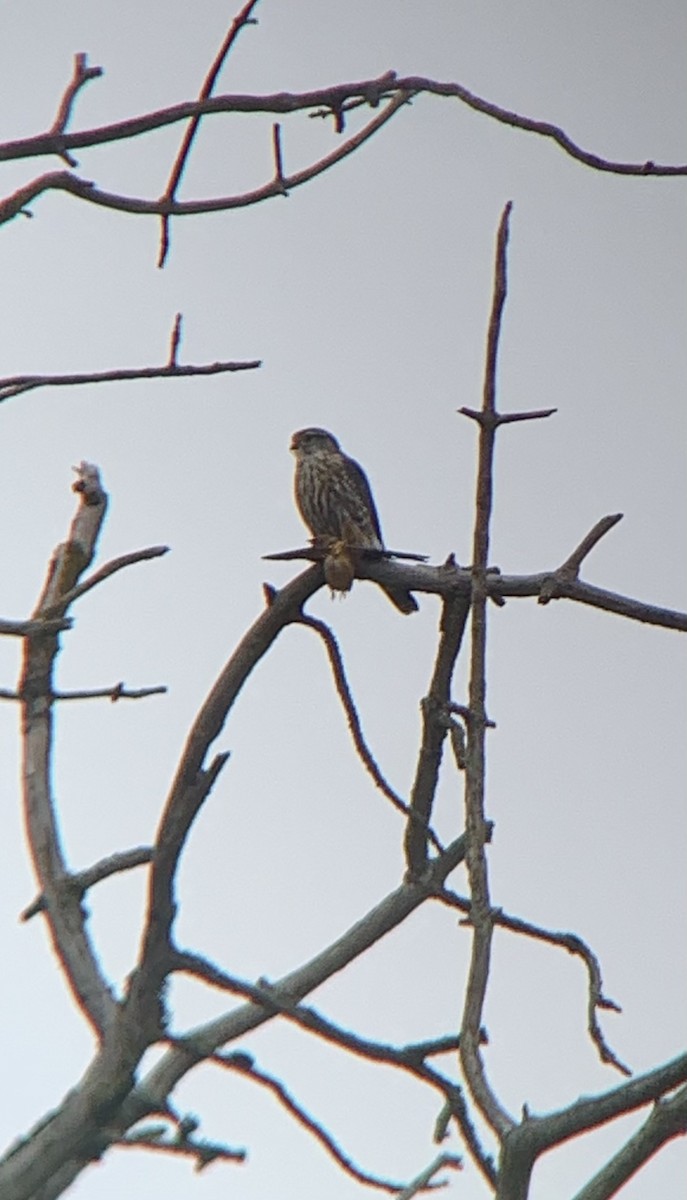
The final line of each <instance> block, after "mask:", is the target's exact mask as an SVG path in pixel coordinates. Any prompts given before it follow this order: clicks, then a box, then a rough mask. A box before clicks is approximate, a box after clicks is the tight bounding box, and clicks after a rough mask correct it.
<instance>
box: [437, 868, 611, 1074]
mask: <svg viewBox="0 0 687 1200" xmlns="http://www.w3.org/2000/svg"><path fill="white" fill-rule="evenodd" d="M437 898H438V899H439V900H441V901H443V902H444V903H445V904H448V905H449V906H450V907H452V908H456V909H458V911H459V912H462V913H466V914H468V915H469V913H470V909H471V905H470V901H469V900H467V899H464V898H463V897H462V896H459V895H457V894H456V893H455V892H454V891H452V890H450V889H448V888H443V889H442V890H441V892H438V893H437ZM492 920H493V923H494V925H495V926H498V927H499V928H501V929H509V930H511V932H513V933H519V934H522V935H524V936H525V937H530V938H533V939H534V940H535V941H540V942H547V943H548V944H549V945H551V946H560V947H562V948H563V949H564V950H567V952H568V954H572V955H573V956H575V957H577V958H580V959H581V960H582V962H583V963H584V965H585V967H586V970H587V980H588V992H587V1032H588V1033H589V1036H590V1038H591V1040H592V1042H593V1043H594V1045H595V1046H596V1049H597V1052H598V1054H599V1058H600V1059H601V1061H602V1062H604V1063H609V1064H610V1065H611V1066H613V1067H615V1068H616V1069H617V1070H618V1071H620V1072H621V1074H623V1075H627V1076H629V1075H631V1074H632V1072H631V1071H630V1069H629V1067H627V1066H626V1065H625V1063H623V1062H621V1061H620V1059H619V1058H618V1057H617V1056H616V1055H615V1054H614V1052H613V1051H612V1050H611V1048H610V1046H609V1045H608V1042H607V1041H606V1039H605V1038H604V1035H603V1032H602V1030H601V1027H600V1025H599V1022H598V1018H597V1009H599V1008H602V1009H605V1010H607V1011H609V1010H610V1011H611V1012H621V1011H622V1010H621V1008H620V1005H618V1004H616V1002H615V1001H614V1000H610V999H609V998H608V997H607V996H605V995H604V992H603V982H602V977H601V966H600V964H599V960H598V958H597V956H596V955H595V954H594V952H593V951H592V950H591V949H590V947H589V946H588V945H587V943H586V942H585V941H584V940H583V939H582V938H581V937H579V936H578V935H577V934H576V933H560V932H557V931H554V930H551V929H544V928H543V927H542V926H541V925H534V924H533V923H532V922H531V921H523V920H522V919H521V918H520V917H513V916H511V915H510V914H509V913H506V912H504V911H503V909H501V908H498V909H495V910H493V911H492Z"/></svg>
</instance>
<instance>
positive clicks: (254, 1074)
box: [208, 1052, 403, 1194]
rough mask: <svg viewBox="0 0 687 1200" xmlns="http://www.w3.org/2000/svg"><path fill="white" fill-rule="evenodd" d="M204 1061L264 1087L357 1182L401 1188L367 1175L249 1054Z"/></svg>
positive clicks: (215, 1056) (381, 1188) (389, 1189)
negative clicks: (215, 1064)
mask: <svg viewBox="0 0 687 1200" xmlns="http://www.w3.org/2000/svg"><path fill="white" fill-rule="evenodd" d="M208 1061H209V1062H214V1063H217V1064H218V1065H219V1066H222V1067H224V1068H226V1069H227V1070H230V1071H235V1072H237V1073H238V1074H240V1075H244V1076H245V1077H246V1078H247V1079H251V1080H252V1081H253V1082H254V1083H257V1084H259V1085H260V1086H261V1087H264V1088H266V1089H267V1091H269V1092H271V1093H272V1095H273V1096H276V1098H277V1100H278V1101H279V1103H280V1104H281V1105H282V1106H283V1107H284V1108H285V1109H286V1111H287V1112H288V1113H290V1114H291V1116H292V1117H294V1118H295V1119H296V1121H297V1122H298V1124H299V1125H302V1126H303V1128H304V1129H307V1131H308V1133H311V1134H312V1136H313V1137H314V1138H315V1139H316V1140H317V1141H318V1142H319V1143H320V1145H321V1146H322V1147H323V1148H324V1149H325V1150H326V1152H327V1154H329V1155H331V1157H332V1158H333V1159H334V1161H335V1162H336V1163H338V1165H339V1166H340V1167H341V1169H342V1171H344V1172H345V1173H346V1174H347V1175H350V1177H351V1178H352V1179H355V1180H356V1181H357V1182H358V1183H362V1184H364V1185H365V1186H367V1187H373V1188H377V1189H378V1190H379V1191H382V1192H393V1193H394V1194H397V1193H398V1192H399V1189H401V1188H403V1184H402V1183H397V1182H395V1181H393V1180H391V1179H382V1178H381V1177H380V1176H378V1175H370V1174H369V1173H368V1172H367V1171H363V1170H361V1168H360V1167H357V1166H356V1165H355V1163H354V1162H353V1160H352V1159H351V1158H350V1157H349V1155H348V1154H346V1153H345V1152H344V1151H343V1150H342V1149H341V1147H340V1146H339V1145H338V1143H337V1142H336V1140H335V1139H334V1138H333V1137H332V1135H331V1133H329V1132H328V1131H327V1130H326V1129H325V1128H324V1126H323V1125H322V1123H321V1122H320V1121H316V1120H315V1118H314V1117H312V1116H311V1115H310V1113H308V1112H307V1111H306V1110H305V1109H304V1108H303V1106H302V1105H301V1104H299V1103H298V1101H297V1100H294V1098H293V1096H292V1095H291V1093H290V1092H289V1091H288V1090H287V1088H286V1087H285V1086H284V1084H283V1083H282V1082H281V1080H279V1079H276V1078H275V1077H274V1076H273V1075H269V1074H268V1073H267V1072H266V1071H263V1070H261V1069H260V1068H259V1067H257V1066H256V1065H255V1062H254V1060H253V1058H252V1057H251V1056H249V1055H247V1054H242V1053H240V1052H239V1053H238V1054H221V1053H217V1054H213V1055H211V1056H210V1058H209V1060H208Z"/></svg>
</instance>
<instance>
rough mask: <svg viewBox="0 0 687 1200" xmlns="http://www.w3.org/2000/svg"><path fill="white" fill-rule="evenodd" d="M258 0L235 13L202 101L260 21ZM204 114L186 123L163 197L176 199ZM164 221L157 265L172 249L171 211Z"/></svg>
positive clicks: (205, 82) (200, 99)
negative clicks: (246, 31)
mask: <svg viewBox="0 0 687 1200" xmlns="http://www.w3.org/2000/svg"><path fill="white" fill-rule="evenodd" d="M257 3H258V0H247V3H246V4H244V6H243V8H242V9H241V11H240V12H239V13H238V14H237V15H236V16H235V17H234V20H233V21H232V23H231V25H230V26H229V29H228V31H227V34H226V37H225V39H224V41H223V42H222V45H221V46H220V48H219V50H218V51H217V54H216V55H215V58H214V61H213V63H212V65H211V67H210V70H209V71H208V73H207V75H206V76H205V79H204V80H203V86H202V87H201V89H200V92H199V93H198V102H199V103H201V104H202V102H203V101H204V100H207V99H209V97H210V96H211V95H212V89H213V88H214V86H215V84H216V82H217V77H218V75H219V73H220V71H221V70H222V67H223V66H224V61H225V59H226V57H227V55H228V54H229V51H230V50H231V48H232V46H233V45H234V42H235V41H236V39H237V37H238V35H239V33H240V32H241V30H242V29H243V28H244V26H245V25H255V24H256V22H255V20H254V19H252V18H251V13H252V11H253V9H254V8H255V6H256V5H257ZM201 118H202V113H196V114H195V115H194V116H193V117H191V120H190V121H189V123H188V125H187V126H186V132H185V134H184V137H183V139H182V142H181V146H180V147H179V153H178V154H177V157H176V160H175V162H174V166H173V167H172V173H171V175H170V177H169V181H168V183H167V187H166V188H165V191H164V193H163V196H162V199H163V200H165V201H167V200H173V199H174V197H175V195H176V192H177V188H178V187H179V184H180V182H181V177H182V175H183V173H184V170H185V168H186V162H187V160H188V156H189V154H190V152H191V146H192V145H193V142H194V139H195V136H196V134H197V132H198V126H199V125H200V122H201ZM160 225H161V228H160V251H159V256H158V260H157V265H158V267H164V265H165V262H166V260H167V255H168V253H169V214H168V213H165V214H164V215H163V216H162V218H161V222H160Z"/></svg>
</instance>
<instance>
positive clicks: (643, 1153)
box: [573, 1087, 687, 1200]
mask: <svg viewBox="0 0 687 1200" xmlns="http://www.w3.org/2000/svg"><path fill="white" fill-rule="evenodd" d="M686 1133H687V1087H681V1088H680V1090H679V1092H678V1093H677V1095H675V1096H672V1097H670V1098H669V1099H667V1100H658V1101H657V1102H656V1104H655V1105H654V1107H653V1109H652V1111H651V1113H650V1114H649V1116H648V1117H647V1119H646V1121H645V1122H644V1124H643V1125H642V1126H641V1128H640V1129H638V1130H637V1132H636V1133H634V1134H633V1135H632V1137H630V1138H629V1139H628V1140H627V1142H626V1143H625V1145H624V1146H623V1147H622V1148H621V1149H620V1150H619V1151H618V1153H617V1154H614V1155H613V1157H612V1158H610V1159H609V1160H608V1162H607V1163H605V1164H604V1166H603V1167H602V1168H601V1170H600V1171H599V1172H598V1173H597V1174H596V1175H595V1176H594V1178H593V1179H590V1181H589V1183H587V1184H586V1185H585V1186H584V1187H583V1188H582V1189H581V1190H580V1191H579V1192H578V1193H577V1195H576V1196H574V1197H573V1200H610V1198H611V1196H616V1195H617V1194H618V1192H619V1191H620V1189H621V1188H622V1186H623V1184H625V1183H627V1181H628V1179H631V1178H632V1176H633V1175H634V1174H635V1173H636V1172H637V1171H638V1170H639V1169H640V1167H643V1166H644V1165H645V1164H646V1163H647V1162H648V1161H649V1159H650V1158H652V1157H653V1155H654V1154H656V1152H657V1151H658V1150H660V1149H661V1147H662V1146H664V1145H665V1144H666V1142H669V1141H671V1140H672V1139H673V1138H675V1137H681V1136H684V1135H685V1134H686Z"/></svg>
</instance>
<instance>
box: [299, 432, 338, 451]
mask: <svg viewBox="0 0 687 1200" xmlns="http://www.w3.org/2000/svg"><path fill="white" fill-rule="evenodd" d="M291 449H292V450H293V453H294V454H295V455H296V457H297V458H300V457H301V456H302V455H304V454H314V453H317V451H320V450H330V451H331V450H338V449H339V443H338V442H337V440H336V438H335V437H333V436H332V434H331V433H327V430H326V429H314V428H313V429H299V430H298V433H294V435H293V437H292V438H291Z"/></svg>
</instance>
